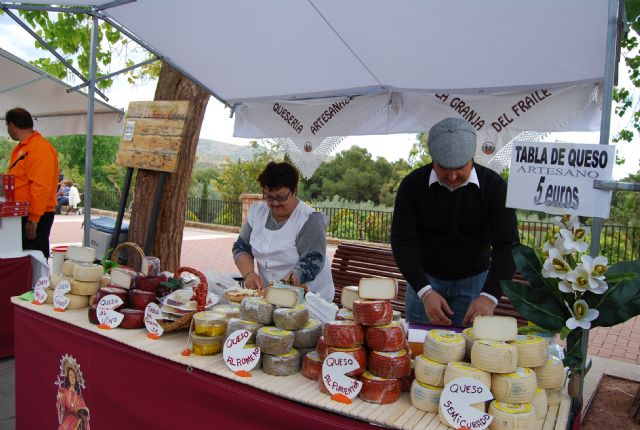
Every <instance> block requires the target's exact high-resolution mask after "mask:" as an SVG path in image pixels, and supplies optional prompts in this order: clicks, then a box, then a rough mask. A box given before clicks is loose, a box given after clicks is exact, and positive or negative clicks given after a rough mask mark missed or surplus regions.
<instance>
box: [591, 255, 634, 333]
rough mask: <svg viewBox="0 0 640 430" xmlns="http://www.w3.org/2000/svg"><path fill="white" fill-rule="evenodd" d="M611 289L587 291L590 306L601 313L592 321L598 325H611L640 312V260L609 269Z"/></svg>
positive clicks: (608, 279) (608, 280)
mask: <svg viewBox="0 0 640 430" xmlns="http://www.w3.org/2000/svg"><path fill="white" fill-rule="evenodd" d="M606 278H607V283H608V284H609V289H608V290H607V292H606V293H604V294H593V293H585V294H584V296H582V298H583V299H585V300H586V302H587V304H588V305H589V308H592V309H593V308H595V309H598V311H599V312H600V315H599V316H598V318H597V319H596V320H595V321H593V322H592V325H593V326H596V327H611V326H614V325H616V324H620V323H623V322H625V321H627V320H629V319H631V318H633V317H635V316H636V315H638V314H640V261H639V260H635V261H624V262H621V263H617V264H614V265H613V266H611V267H609V270H608V271H607V276H606Z"/></svg>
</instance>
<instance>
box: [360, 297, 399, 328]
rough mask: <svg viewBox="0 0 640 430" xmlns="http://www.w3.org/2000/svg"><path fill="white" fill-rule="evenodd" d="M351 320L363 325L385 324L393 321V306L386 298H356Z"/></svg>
mask: <svg viewBox="0 0 640 430" xmlns="http://www.w3.org/2000/svg"><path fill="white" fill-rule="evenodd" d="M353 320H354V321H355V322H357V323H358V324H362V325H365V326H378V325H387V324H390V323H391V321H393V308H392V307H391V302H390V301H388V300H356V301H354V302H353Z"/></svg>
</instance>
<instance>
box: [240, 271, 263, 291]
mask: <svg viewBox="0 0 640 430" xmlns="http://www.w3.org/2000/svg"><path fill="white" fill-rule="evenodd" d="M244 287H245V288H248V289H250V290H263V289H264V281H263V280H262V278H261V277H260V276H259V275H258V274H257V273H256V272H249V273H247V274H246V275H245V277H244Z"/></svg>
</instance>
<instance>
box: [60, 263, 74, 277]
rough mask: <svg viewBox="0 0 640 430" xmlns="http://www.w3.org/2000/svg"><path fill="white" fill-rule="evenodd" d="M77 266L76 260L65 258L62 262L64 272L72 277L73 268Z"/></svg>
mask: <svg viewBox="0 0 640 430" xmlns="http://www.w3.org/2000/svg"><path fill="white" fill-rule="evenodd" d="M74 267H76V262H75V261H73V260H64V263H62V274H63V275H64V276H68V277H70V278H72V277H73V268H74Z"/></svg>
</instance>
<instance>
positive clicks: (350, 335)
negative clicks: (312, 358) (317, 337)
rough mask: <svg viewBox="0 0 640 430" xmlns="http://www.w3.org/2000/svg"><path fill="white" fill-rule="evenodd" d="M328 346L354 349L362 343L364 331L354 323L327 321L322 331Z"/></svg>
mask: <svg viewBox="0 0 640 430" xmlns="http://www.w3.org/2000/svg"><path fill="white" fill-rule="evenodd" d="M322 336H323V337H324V341H325V343H326V344H327V345H328V346H335V347H338V348H355V347H357V346H360V345H362V344H363V343H364V329H363V328H362V326H361V325H360V324H358V323H356V322H354V321H346V320H345V321H329V322H326V323H324V329H323V331H322Z"/></svg>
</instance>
